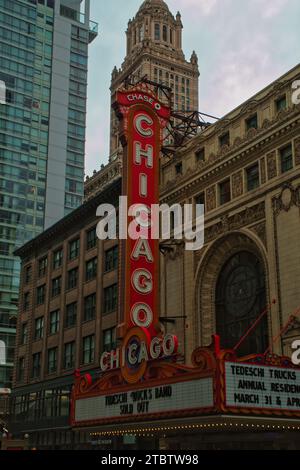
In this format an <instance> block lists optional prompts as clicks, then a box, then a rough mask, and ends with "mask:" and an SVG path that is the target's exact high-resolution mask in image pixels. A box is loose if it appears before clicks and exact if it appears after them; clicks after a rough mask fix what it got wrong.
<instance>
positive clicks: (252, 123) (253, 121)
mask: <svg viewBox="0 0 300 470" xmlns="http://www.w3.org/2000/svg"><path fill="white" fill-rule="evenodd" d="M245 123H246V132H247V131H249V129H257V128H258V121H257V113H255V114H253V116H251V117H249V118H248V119H246V121H245Z"/></svg>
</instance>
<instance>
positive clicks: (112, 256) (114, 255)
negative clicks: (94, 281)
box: [104, 245, 119, 273]
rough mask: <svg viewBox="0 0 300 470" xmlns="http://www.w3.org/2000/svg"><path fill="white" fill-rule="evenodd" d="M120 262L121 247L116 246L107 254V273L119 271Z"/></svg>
mask: <svg viewBox="0 0 300 470" xmlns="http://www.w3.org/2000/svg"><path fill="white" fill-rule="evenodd" d="M118 261H119V247H118V245H116V246H114V247H113V248H111V249H110V250H107V251H106V252H105V268H104V269H105V272H106V273H107V272H109V271H113V270H114V269H117V267H118Z"/></svg>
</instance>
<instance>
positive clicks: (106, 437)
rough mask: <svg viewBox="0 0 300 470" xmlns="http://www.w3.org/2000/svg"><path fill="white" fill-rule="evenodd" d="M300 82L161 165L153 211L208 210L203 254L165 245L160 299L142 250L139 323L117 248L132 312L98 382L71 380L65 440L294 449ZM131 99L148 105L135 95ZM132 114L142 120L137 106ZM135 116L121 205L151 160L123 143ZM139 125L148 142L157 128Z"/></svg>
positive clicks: (299, 392)
mask: <svg viewBox="0 0 300 470" xmlns="http://www.w3.org/2000/svg"><path fill="white" fill-rule="evenodd" d="M299 72H300V69H299V67H298V68H295V69H294V70H292V71H291V72H289V73H288V74H286V75H285V76H284V77H281V78H280V79H279V80H278V81H277V82H276V83H274V84H272V85H270V86H269V87H267V88H266V89H265V90H263V91H262V92H261V93H259V94H258V95H257V96H255V97H253V99H251V100H250V101H249V102H247V103H245V104H244V105H243V106H241V107H240V108H237V109H236V110H234V111H233V112H232V113H230V114H229V115H228V116H225V118H224V119H222V120H220V121H219V122H218V123H217V124H215V125H212V126H209V127H208V129H207V130H205V131H204V132H202V133H201V134H200V135H199V136H197V137H195V138H194V139H192V140H191V141H190V142H189V144H188V149H184V150H180V151H178V152H177V154H176V156H175V158H173V159H170V160H169V161H164V160H162V163H161V179H160V183H161V187H160V194H161V201H163V202H166V203H168V204H174V203H176V202H177V203H178V202H179V203H180V204H184V203H194V204H197V203H198V204H204V206H205V244H204V246H203V248H202V249H201V250H198V251H196V252H190V251H187V250H185V244H184V242H178V241H177V240H169V241H167V242H161V253H162V254H161V255H160V257H161V259H160V289H159V291H158V290H156V289H154V290H151V289H150V287H149V286H151V287H153V286H154V285H155V270H154V271H153V272H152V274H151V275H147V273H146V271H147V264H149V263H150V264H152V263H153V262H154V263H155V255H153V256H152V255H150V254H149V253H150V252H151V253H152V250H151V249H150V247H148V248H147V247H146V246H145V245H143V246H142V245H141V244H139V242H136V243H137V246H138V249H137V252H138V253H139V254H140V255H142V257H143V261H144V263H145V265H144V266H142V268H141V266H139V268H138V269H143V270H144V271H142V272H140V275H137V279H138V280H139V282H138V285H136V286H135V288H136V291H137V292H138V293H139V294H141V298H140V299H139V298H138V299H137V298H135V302H137V303H139V302H146V301H147V295H149V293H150V296H152V301H153V296H154V297H155V295H156V294H158V292H159V293H160V296H159V297H160V299H159V313H158V314H155V307H154V308H153V310H152V313H151V315H150V319H151V321H150V319H149V317H148V313H149V310H148V309H147V308H146V307H145V305H144V306H141V304H140V307H139V309H137V310H136V309H135V306H136V303H134V302H133V304H132V305H131V304H130V300H129V303H128V298H127V292H128V290H129V292H130V289H131V288H132V285H133V282H130V279H135V277H134V273H135V266H134V263H133V261H132V256H131V261H129V267H128V266H127V265H126V258H125V261H122V260H123V258H122V249H121V258H120V263H121V270H120V275H121V285H122V286H124V285H125V286H127V288H126V289H125V298H126V299H127V300H125V303H124V304H125V306H127V307H125V309H124V310H123V311H122V307H121V306H120V309H119V317H118V318H119V322H120V324H121V326H120V329H119V331H120V333H119V337H120V338H121V342H120V350H117V351H118V352H116V351H112V352H111V353H105V358H104V359H103V361H104V373H103V374H101V376H100V377H99V378H98V379H96V380H92V378H91V376H90V375H89V374H82V375H81V374H78V376H77V378H76V382H75V387H74V389H73V394H72V413H71V417H72V418H71V419H72V426H73V429H74V430H75V432H86V431H87V430H88V432H89V433H90V442H91V445H93V446H95V447H94V448H115V449H119V448H142V449H143V448H149V449H155V448H156V449H167V450H172V449H173V450H178V449H183V450H186V449H230V448H234V449H252V448H253V449H254V448H255V449H258V448H262V449H288V448H290V449H293V448H294V449H296V448H299V445H300V440H299V437H298V431H299V429H300V420H299V417H300V369H299V367H297V366H295V365H293V364H292V362H291V355H292V348H291V345H292V342H293V340H294V339H295V338H297V334H298V332H299V320H298V316H299V313H300V309H299V306H300V298H299V291H298V289H297V288H295V286H294V287H293V285H292V284H293V282H292V279H291V275H293V274H292V273H293V272H294V276H295V278H298V279H299V274H300V272H299V267H298V265H297V267H296V265H295V263H294V262H292V259H293V257H294V256H296V257H297V256H298V249H296V246H299V242H298V241H296V238H298V237H299V235H300V222H299V201H300V200H299V194H300V193H299V189H300V177H299V165H300V161H299V117H300V116H299V106H296V105H294V104H293V103H292V102H291V94H292V90H293V89H292V83H293V82H294V80H295V79H296V78H297V77H299ZM124 96H125V95H123V94H122V93H121V98H122V100H123V99H124ZM136 96H137V101H139V100H141V101H142V100H143V97H142V91H140V95H138V93H137V94H136ZM119 99H120V98H119ZM144 101H145V100H144ZM279 102H280V103H281V104H282V106H283V108H282V109H280V110H278V108H277V107H278V106H279ZM283 103H284V105H283ZM128 106H129V107H130V105H129V104H128ZM147 106H148V105H146V109H147ZM280 106H281V105H280ZM133 108H134V109H137V111H136V112H137V113H138V115H139V113H142V114H143V113H144V112H145V103H143V104H141V103H139V104H135V105H133ZM133 115H134V112H132V113H131V112H129V111H128V109H126V110H125V109H124V107H123V108H122V110H121V111H120V112H119V117H120V119H121V130H120V134H121V136H122V142H123V146H124V155H123V161H124V162H126V163H125V165H124V168H125V173H123V191H124V190H125V192H126V190H128V188H131V185H129V186H126V184H127V183H126V182H128V178H129V180H130V176H128V174H130V172H131V171H132V169H130V162H133V165H134V162H135V163H137V164H138V166H139V171H141V172H143V171H145V168H148V169H149V166H150V167H151V164H150V165H149V161H150V162H151V161H152V160H151V158H152V157H154V159H155V151H154V154H152V153H151V152H150V151H149V147H148V146H147V143H146V141H147V137H146V141H145V142H144V144H142V145H141V146H140V149H142V151H141V153H139V152H138V154H136V153H134V152H135V151H134V147H133V146H132V145H131V144H130V143H129V144H128V142H130V139H132V136H131V134H130V129H132V128H136V125H135V124H133V125H132V126H131V124H130V123H129V121H128V119H129V120H130V118H131V117H132V116H133ZM148 117H149V116H148ZM133 119H134V118H133ZM141 122H142V123H143V126H142V128H143V131H144V133H145V134H147V132H148V131H149V135H150V134H151V132H150V128H149V123H151V119H146V117H145V116H144V120H143V118H141ZM144 124H145V126H144ZM163 125H165V122H164V121H163ZM248 127H249V128H248ZM225 135H226V144H224V139H225V138H224V136H225ZM133 142H135V143H136V142H137V136H135V137H134V139H133ZM150 147H151V144H150ZM213 151H215V152H216V153H213ZM287 155H289V157H288V158H287ZM142 157H143V158H142ZM286 158H287V159H289V163H287V160H286ZM143 162H144V166H143ZM128 171H129V173H128ZM150 172H151V170H150ZM148 176H149V175H148ZM135 181H136V182H138V181H139V175H138V174H137V175H136V178H135ZM124 188H127V189H124ZM136 190H137V193H136V198H134V201H135V202H136V201H137V202H139V203H140V202H141V199H139V198H140V197H141V191H139V190H138V185H137V189H136ZM144 197H145V196H144ZM152 202H153V201H152ZM287 227H289V229H288V228H287ZM287 230H288V233H287ZM293 237H294V242H295V244H294V245H293V243H292V244H291V243H290V241H291V240H292V239H293ZM126 243H128V242H125V245H126ZM124 249H125V252H126V253H127V254H128V249H127V248H126V246H125V248H124ZM153 253H154V251H153ZM128 259H129V258H127V262H128ZM133 259H136V257H135V256H133ZM123 262H125V266H127V267H126V268H124V270H123V268H122V263H123ZM131 270H132V271H131ZM293 270H295V271H293ZM124 273H126V274H125V279H124V280H122V275H124ZM146 286H148V287H149V290H147V289H146V290H147V293H146V292H145V291H144V288H146ZM139 287H140V289H139ZM130 295H131V294H130V293H129V294H128V296H129V298H131V297H130ZM145 295H146V297H145ZM120 298H122V299H124V297H122V296H121V297H120ZM122 305H123V300H122ZM152 305H155V301H154V303H153V304H152ZM126 309H127V310H126ZM133 311H134V312H135V313H136V317H134V316H132V314H130V313H129V312H133ZM126 314H127V317H126ZM133 319H134V320H133ZM148 320H149V321H148ZM152 321H153V323H151V322H152ZM132 322H133V323H132ZM153 324H154V325H155V324H156V326H154V330H153V331H151V328H152V325H153ZM157 331H159V334H157ZM155 334H156V335H157V336H158V338H157V337H156V340H155V344H154V346H153V343H152V340H153V335H155ZM122 335H123V336H122ZM154 337H155V336H154ZM122 338H125V339H124V341H123V340H122ZM165 338H167V339H165ZM164 344H165V345H164ZM124 345H125V346H124ZM145 345H146V346H145ZM124 348H125V349H124ZM161 351H163V352H162V353H161ZM141 358H142V359H141Z"/></svg>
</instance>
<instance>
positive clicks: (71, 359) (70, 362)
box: [64, 341, 75, 369]
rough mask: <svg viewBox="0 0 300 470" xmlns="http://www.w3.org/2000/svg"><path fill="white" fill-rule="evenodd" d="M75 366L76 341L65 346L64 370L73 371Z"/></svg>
mask: <svg viewBox="0 0 300 470" xmlns="http://www.w3.org/2000/svg"><path fill="white" fill-rule="evenodd" d="M74 365H75V341H72V342H71V343H66V344H65V350H64V368H65V369H72V368H73V367H74Z"/></svg>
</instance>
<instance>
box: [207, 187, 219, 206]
mask: <svg viewBox="0 0 300 470" xmlns="http://www.w3.org/2000/svg"><path fill="white" fill-rule="evenodd" d="M216 205H217V200H216V186H211V187H210V188H208V189H207V190H206V207H207V210H208V211H212V210H213V209H215V208H216Z"/></svg>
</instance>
